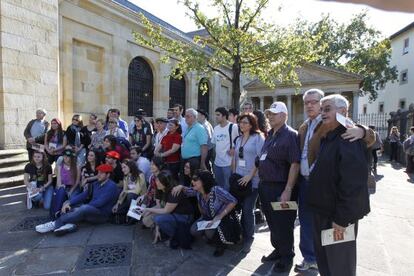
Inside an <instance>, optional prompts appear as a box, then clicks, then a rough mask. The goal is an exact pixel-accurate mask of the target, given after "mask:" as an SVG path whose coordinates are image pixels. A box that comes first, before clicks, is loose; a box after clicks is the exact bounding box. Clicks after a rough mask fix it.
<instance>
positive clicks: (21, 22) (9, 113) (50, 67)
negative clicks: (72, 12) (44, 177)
mask: <svg viewBox="0 0 414 276" xmlns="http://www.w3.org/2000/svg"><path fill="white" fill-rule="evenodd" d="M0 15H1V23H0V37H1V40H0V53H1V59H0V70H1V74H0V78H1V82H0V148H2V149H4V148H15V147H19V146H21V145H23V144H24V139H23V130H24V128H25V126H26V124H27V122H28V121H29V120H30V119H33V118H34V117H35V111H36V109H37V108H45V109H46V110H47V111H48V116H47V117H48V118H52V117H54V116H56V115H57V114H58V54H59V48H58V45H59V42H58V0H1V1H0Z"/></svg>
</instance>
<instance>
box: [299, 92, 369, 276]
mask: <svg viewBox="0 0 414 276" xmlns="http://www.w3.org/2000/svg"><path fill="white" fill-rule="evenodd" d="M324 94H325V93H324V92H323V91H321V90H319V89H309V90H307V91H306V92H305V93H304V94H303V102H304V109H305V112H306V115H307V116H308V119H307V120H306V121H305V122H304V123H303V124H302V125H301V126H300V127H299V131H298V132H299V137H300V146H301V150H302V156H301V162H300V174H301V176H302V177H301V178H300V185H299V200H298V201H299V220H300V242H299V248H300V251H301V253H302V256H303V261H302V263H301V264H297V265H296V266H295V271H296V272H304V271H307V270H309V269H317V268H318V266H317V264H316V257H315V252H314V250H313V226H312V213H311V212H310V210H309V208H308V207H307V205H306V203H305V197H306V194H307V190H308V186H309V167H310V166H311V165H312V164H313V162H314V161H315V159H316V155H317V153H318V151H319V145H320V141H321V138H322V135H323V134H324V133H325V132H324V126H323V125H322V118H321V115H320V108H321V106H320V100H321V99H322V98H323V97H324ZM364 135H365V137H364ZM343 138H346V139H350V140H351V141H355V140H359V139H361V138H364V141H365V142H366V143H367V144H371V143H373V141H374V140H375V134H374V133H373V132H372V131H370V130H369V129H368V128H366V127H364V126H361V125H358V126H356V127H353V128H349V129H347V131H346V132H345V133H344V134H343Z"/></svg>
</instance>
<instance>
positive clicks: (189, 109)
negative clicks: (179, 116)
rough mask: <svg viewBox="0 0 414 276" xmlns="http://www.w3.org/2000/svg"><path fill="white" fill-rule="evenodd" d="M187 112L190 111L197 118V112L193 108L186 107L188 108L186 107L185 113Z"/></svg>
mask: <svg viewBox="0 0 414 276" xmlns="http://www.w3.org/2000/svg"><path fill="white" fill-rule="evenodd" d="M187 112H189V113H191V114H192V115H193V116H194V117H195V118H197V115H198V112H197V110H195V109H194V108H188V109H186V110H185V113H187Z"/></svg>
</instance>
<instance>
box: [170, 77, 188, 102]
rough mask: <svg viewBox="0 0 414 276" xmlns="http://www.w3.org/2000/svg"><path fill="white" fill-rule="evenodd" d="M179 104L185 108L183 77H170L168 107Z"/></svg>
mask: <svg viewBox="0 0 414 276" xmlns="http://www.w3.org/2000/svg"><path fill="white" fill-rule="evenodd" d="M174 104H181V105H182V106H183V108H184V110H185V79H184V77H182V78H181V79H180V80H179V79H174V78H172V77H170V107H172V106H173V105H174Z"/></svg>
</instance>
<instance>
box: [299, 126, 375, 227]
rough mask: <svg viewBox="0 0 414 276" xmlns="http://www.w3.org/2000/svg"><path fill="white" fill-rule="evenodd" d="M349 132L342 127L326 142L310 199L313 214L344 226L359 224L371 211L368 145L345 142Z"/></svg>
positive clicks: (309, 195) (315, 168) (312, 179)
mask: <svg viewBox="0 0 414 276" xmlns="http://www.w3.org/2000/svg"><path fill="white" fill-rule="evenodd" d="M345 131H346V129H345V128H344V127H343V126H339V127H337V128H336V129H334V130H332V131H330V132H328V134H327V136H326V138H324V139H323V140H322V142H321V149H320V152H319V154H318V156H317V160H316V164H315V167H314V168H313V170H312V172H311V174H310V176H309V177H310V178H309V183H310V184H309V185H310V186H309V190H308V195H307V203H308V205H309V207H310V208H311V209H312V211H314V212H316V213H318V214H321V215H323V216H326V217H328V218H330V219H332V221H333V222H335V223H336V224H338V225H341V226H348V225H349V224H351V223H354V222H356V221H357V220H359V219H361V218H363V217H364V216H365V215H366V214H368V213H369V211H370V207H369V195H368V186H367V180H368V162H367V148H366V144H365V142H364V141H362V140H358V141H356V142H349V140H345V139H343V138H341V134H342V133H344V132H345Z"/></svg>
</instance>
